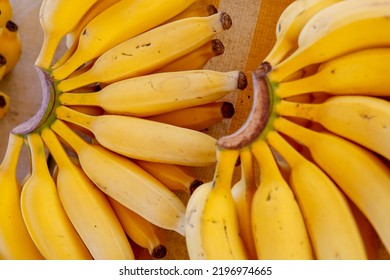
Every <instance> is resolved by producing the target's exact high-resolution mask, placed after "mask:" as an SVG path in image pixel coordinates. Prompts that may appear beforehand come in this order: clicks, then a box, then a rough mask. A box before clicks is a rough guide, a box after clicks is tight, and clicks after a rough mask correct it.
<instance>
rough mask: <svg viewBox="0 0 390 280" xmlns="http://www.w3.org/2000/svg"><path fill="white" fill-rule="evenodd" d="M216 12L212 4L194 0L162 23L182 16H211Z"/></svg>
mask: <svg viewBox="0 0 390 280" xmlns="http://www.w3.org/2000/svg"><path fill="white" fill-rule="evenodd" d="M216 13H218V9H217V8H216V7H215V6H214V5H212V4H207V3H205V2H204V1H200V0H195V1H194V2H193V3H192V4H191V5H190V6H188V7H187V8H186V9H185V10H183V11H182V12H181V13H179V14H177V15H176V16H174V17H172V18H170V19H169V20H167V21H166V22H164V23H163V24H166V23H168V22H172V21H176V20H180V19H183V18H189V17H206V16H211V15H213V14H216Z"/></svg>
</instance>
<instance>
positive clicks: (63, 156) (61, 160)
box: [41, 128, 73, 169]
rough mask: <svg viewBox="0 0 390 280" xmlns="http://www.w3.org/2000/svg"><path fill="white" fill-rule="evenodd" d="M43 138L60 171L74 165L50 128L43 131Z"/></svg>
mask: <svg viewBox="0 0 390 280" xmlns="http://www.w3.org/2000/svg"><path fill="white" fill-rule="evenodd" d="M41 137H42V139H43V141H44V142H45V144H46V146H47V147H48V149H49V151H50V153H51V154H52V155H53V157H54V160H55V161H56V163H57V165H58V167H59V168H60V169H66V168H69V167H70V166H72V165H73V164H72V162H71V160H70V158H69V157H68V154H67V153H66V151H65V149H64V147H63V146H62V145H61V143H60V141H59V140H58V138H57V136H56V135H55V133H54V132H53V131H52V130H51V129H50V128H45V129H44V130H42V132H41Z"/></svg>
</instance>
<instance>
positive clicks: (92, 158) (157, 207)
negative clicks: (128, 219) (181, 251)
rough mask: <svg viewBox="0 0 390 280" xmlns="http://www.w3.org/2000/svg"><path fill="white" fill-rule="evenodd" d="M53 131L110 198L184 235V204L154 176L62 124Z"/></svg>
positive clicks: (153, 221)
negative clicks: (70, 148) (90, 142)
mask: <svg viewBox="0 0 390 280" xmlns="http://www.w3.org/2000/svg"><path fill="white" fill-rule="evenodd" d="M51 129H52V130H54V131H55V132H56V133H57V134H58V135H59V136H60V137H61V138H62V139H64V141H66V142H67V143H68V145H70V146H71V147H72V148H73V149H74V150H75V152H76V153H77V155H78V158H79V161H80V166H81V167H82V169H83V170H84V172H85V173H86V174H87V176H88V177H89V178H90V179H91V181H92V182H94V183H95V185H96V186H97V187H99V188H100V189H101V190H102V191H103V192H105V193H106V194H107V195H108V196H110V197H112V198H113V199H115V200H117V201H118V202H120V203H121V204H123V205H124V206H126V207H127V208H130V209H131V210H133V211H134V212H136V213H137V214H139V215H141V216H142V217H144V218H145V219H147V220H148V221H150V222H151V223H153V224H155V225H157V226H159V227H161V228H164V229H170V230H174V231H176V232H178V233H180V234H182V235H184V218H185V206H184V204H183V202H182V201H181V200H180V199H179V198H178V197H177V196H176V195H175V194H174V193H173V192H171V191H170V190H169V189H167V188H166V187H165V186H164V185H162V184H161V183H160V182H159V181H158V180H157V179H155V178H154V177H153V176H152V175H150V174H149V173H147V172H146V171H145V170H143V169H142V168H141V167H139V166H138V165H136V164H135V163H133V162H132V161H130V160H129V159H128V158H125V157H122V156H120V155H118V154H116V153H113V152H111V151H109V150H107V149H104V148H103V147H101V146H99V145H96V144H89V143H87V142H86V141H84V140H83V139H82V138H81V137H79V136H78V135H77V134H76V133H75V132H73V131H72V130H71V129H69V128H68V127H67V126H66V124H65V123H63V122H62V121H60V120H56V121H55V122H54V123H53V124H52V125H51ZM102 170H104V171H105V172H102Z"/></svg>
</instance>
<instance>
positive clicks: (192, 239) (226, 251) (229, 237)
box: [186, 150, 248, 260]
mask: <svg viewBox="0 0 390 280" xmlns="http://www.w3.org/2000/svg"><path fill="white" fill-rule="evenodd" d="M238 154H239V151H237V150H217V166H216V173H215V175H214V179H213V181H212V182H208V183H205V184H204V185H201V186H199V187H198V188H197V189H196V190H195V192H194V193H193V194H192V195H191V196H190V198H189V202H188V205H187V210H186V243H187V247H188V253H189V257H190V259H209V260H222V259H228V260H233V259H236V260H238V259H247V258H248V254H247V252H246V249H245V245H244V243H243V241H242V239H241V236H240V230H239V225H238V219H237V211H236V208H235V205H234V200H233V197H232V193H231V184H232V176H233V171H234V167H235V164H236V160H237V157H238Z"/></svg>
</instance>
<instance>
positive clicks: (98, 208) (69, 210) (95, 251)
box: [41, 128, 134, 260]
mask: <svg viewBox="0 0 390 280" xmlns="http://www.w3.org/2000/svg"><path fill="white" fill-rule="evenodd" d="M41 135H42V138H43V140H44V141H45V143H46V145H47V147H48V148H49V150H50V152H51V154H52V156H53V157H54V160H55V161H56V163H57V166H58V171H57V176H56V177H57V189H58V194H59V197H60V200H61V203H62V205H63V207H64V209H65V211H66V214H67V215H68V217H69V219H70V221H71V222H72V224H73V226H74V227H75V229H76V231H77V232H78V234H79V235H80V237H81V239H82V240H83V242H84V244H85V245H86V246H87V248H88V250H89V252H90V253H91V255H92V257H93V258H94V259H100V260H120V259H123V260H126V259H134V254H133V251H132V248H131V246H130V243H129V241H128V239H127V236H126V234H125V232H124V230H123V228H122V226H121V224H120V222H119V220H118V218H117V217H116V215H115V212H114V211H113V209H112V208H111V205H110V203H109V201H108V200H107V198H106V196H105V194H104V193H103V192H102V191H101V190H100V189H98V188H97V187H96V186H95V185H94V184H93V183H92V182H91V181H90V180H89V178H88V177H87V175H85V173H84V172H83V171H82V169H81V168H80V167H79V166H76V165H75V164H74V163H73V162H72V160H71V159H70V158H69V156H68V154H67V153H66V151H65V149H64V148H63V147H62V145H61V144H60V142H59V140H58V139H57V137H56V135H55V134H54V132H53V131H51V130H50V129H49V128H45V129H44V130H43V131H42V132H41Z"/></svg>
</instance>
